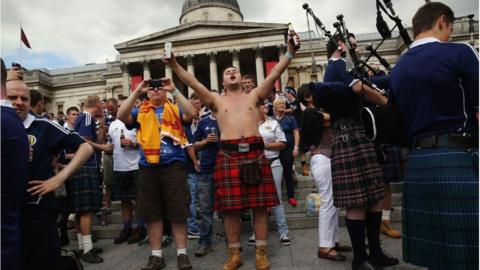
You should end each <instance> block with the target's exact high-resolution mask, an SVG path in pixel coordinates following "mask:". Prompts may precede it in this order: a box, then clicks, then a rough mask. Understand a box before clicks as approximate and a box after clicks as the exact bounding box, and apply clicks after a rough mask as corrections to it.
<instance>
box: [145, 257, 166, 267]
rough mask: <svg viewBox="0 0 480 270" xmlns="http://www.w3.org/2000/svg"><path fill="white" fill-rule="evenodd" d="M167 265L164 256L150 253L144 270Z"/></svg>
mask: <svg viewBox="0 0 480 270" xmlns="http://www.w3.org/2000/svg"><path fill="white" fill-rule="evenodd" d="M165 267H166V265H165V259H164V258H163V257H158V256H153V255H150V257H148V262H147V265H146V266H145V267H143V268H142V270H160V269H163V268H165Z"/></svg>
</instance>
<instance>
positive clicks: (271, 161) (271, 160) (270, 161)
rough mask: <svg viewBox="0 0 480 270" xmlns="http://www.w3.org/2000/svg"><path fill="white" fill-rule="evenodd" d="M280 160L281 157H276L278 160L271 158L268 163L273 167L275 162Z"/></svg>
mask: <svg viewBox="0 0 480 270" xmlns="http://www.w3.org/2000/svg"><path fill="white" fill-rule="evenodd" d="M278 159H280V158H279V157H276V158H269V159H268V163H270V165H272V163H273V162H275V160H278Z"/></svg>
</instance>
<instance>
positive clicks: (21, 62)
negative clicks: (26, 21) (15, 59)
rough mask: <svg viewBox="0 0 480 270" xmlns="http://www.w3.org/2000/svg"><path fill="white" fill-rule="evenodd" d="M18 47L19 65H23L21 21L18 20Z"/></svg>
mask: <svg viewBox="0 0 480 270" xmlns="http://www.w3.org/2000/svg"><path fill="white" fill-rule="evenodd" d="M18 48H19V49H20V65H21V66H22V67H23V65H24V63H23V50H22V21H20V41H19V45H18Z"/></svg>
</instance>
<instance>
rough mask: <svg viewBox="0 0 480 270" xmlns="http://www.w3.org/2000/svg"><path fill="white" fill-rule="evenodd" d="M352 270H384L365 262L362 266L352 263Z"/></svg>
mask: <svg viewBox="0 0 480 270" xmlns="http://www.w3.org/2000/svg"><path fill="white" fill-rule="evenodd" d="M352 270H383V268H382V267H380V266H374V265H371V264H370V263H369V262H368V261H364V262H363V263H361V264H358V263H355V262H354V261H352Z"/></svg>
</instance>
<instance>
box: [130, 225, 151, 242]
mask: <svg viewBox="0 0 480 270" xmlns="http://www.w3.org/2000/svg"><path fill="white" fill-rule="evenodd" d="M145 237H147V229H145V228H136V229H135V230H133V233H132V235H131V236H130V238H128V240H127V244H133V243H137V242H140V241H142V240H143V239H145Z"/></svg>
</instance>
